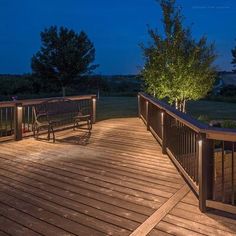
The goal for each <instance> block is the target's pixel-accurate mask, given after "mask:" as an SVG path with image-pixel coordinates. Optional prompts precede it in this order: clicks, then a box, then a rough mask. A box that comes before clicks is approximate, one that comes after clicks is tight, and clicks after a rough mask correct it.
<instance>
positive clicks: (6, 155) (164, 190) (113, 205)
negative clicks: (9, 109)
mask: <svg viewBox="0 0 236 236" xmlns="http://www.w3.org/2000/svg"><path fill="white" fill-rule="evenodd" d="M56 138H57V142H56V143H55V144H53V143H51V142H47V141H45V140H40V141H35V140H34V139H32V138H29V139H24V140H22V141H19V142H5V143H1V144H0V189H1V192H0V235H24V236H28V235H46V236H50V235H53V236H60V235H82V236H87V235H88V236H90V235H130V234H131V235H150V236H152V235H224V236H226V235H236V220H234V219H232V218H226V217H223V216H219V215H216V214H214V213H208V214H202V213H201V212H200V211H199V209H198V206H197V204H198V202H197V199H196V197H195V196H194V195H193V193H192V192H191V190H190V189H189V187H188V186H187V185H186V183H185V181H184V180H183V178H182V177H181V176H180V174H179V173H178V171H177V170H176V168H175V166H174V165H173V164H172V162H171V161H170V160H169V158H168V157H167V156H166V155H163V154H162V153H161V147H160V146H159V145H158V143H157V142H156V140H155V139H154V138H153V136H152V135H151V134H150V133H149V132H147V131H146V128H145V126H144V125H143V123H142V121H141V120H139V119H138V118H127V119H113V120H105V121H102V122H99V123H97V124H96V125H95V126H94V128H93V131H92V135H91V137H90V138H89V137H88V136H86V135H85V133H84V132H81V131H72V130H66V131H63V132H60V133H57V134H56ZM86 143H87V145H85V144H86Z"/></svg>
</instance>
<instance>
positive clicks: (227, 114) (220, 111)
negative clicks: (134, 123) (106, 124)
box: [97, 97, 236, 121]
mask: <svg viewBox="0 0 236 236" xmlns="http://www.w3.org/2000/svg"><path fill="white" fill-rule="evenodd" d="M137 112H138V109H137V97H101V98H100V100H99V101H98V104H97V120H98V121H99V120H104V119H110V118H122V117H124V118H125V117H135V116H137ZM187 112H188V113H189V114H190V115H192V116H194V117H196V118H198V117H199V116H203V117H204V119H206V118H207V120H236V103H226V102H214V101H196V102H189V103H188V105H187Z"/></svg>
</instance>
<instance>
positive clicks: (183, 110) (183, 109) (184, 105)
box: [182, 99, 186, 113]
mask: <svg viewBox="0 0 236 236" xmlns="http://www.w3.org/2000/svg"><path fill="white" fill-rule="evenodd" d="M182 112H183V113H186V100H185V99H184V100H183V108H182Z"/></svg>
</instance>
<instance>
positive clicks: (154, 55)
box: [142, 0, 216, 112]
mask: <svg viewBox="0 0 236 236" xmlns="http://www.w3.org/2000/svg"><path fill="white" fill-rule="evenodd" d="M159 2H160V6H161V9H162V12H163V26H164V33H163V34H160V33H159V31H158V30H156V29H155V30H153V29H149V31H148V32H149V35H150V37H151V40H152V41H151V43H150V44H149V45H148V47H145V46H144V45H142V49H143V52H144V57H145V65H144V68H143V70H142V74H143V77H144V80H145V83H146V90H147V92H148V93H150V94H152V95H153V96H155V97H157V98H159V99H163V98H165V99H168V102H169V103H170V104H175V106H176V108H177V109H179V110H181V111H183V112H185V111H186V108H185V107H186V106H185V104H186V101H188V100H197V99H200V98H202V97H204V96H205V95H206V94H207V93H208V92H209V91H210V90H211V89H212V86H213V83H214V80H215V75H216V74H215V71H216V68H215V67H214V66H213V62H214V60H215V58H216V54H215V52H214V45H213V44H210V45H208V44H207V39H206V37H202V38H200V40H199V41H196V40H194V39H193V38H192V36H191V32H190V28H185V27H184V26H183V16H182V15H181V10H180V8H177V7H176V5H175V0H160V1H159Z"/></svg>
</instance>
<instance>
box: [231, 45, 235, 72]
mask: <svg viewBox="0 0 236 236" xmlns="http://www.w3.org/2000/svg"><path fill="white" fill-rule="evenodd" d="M231 53H232V56H233V59H232V62H231V64H233V67H236V46H235V47H234V49H232V50H231ZM233 72H236V69H233Z"/></svg>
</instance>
